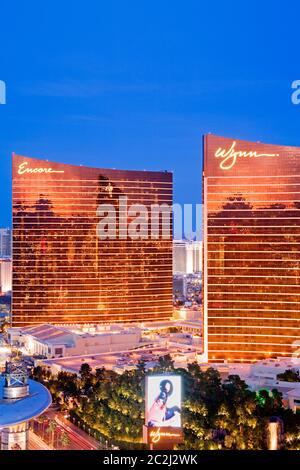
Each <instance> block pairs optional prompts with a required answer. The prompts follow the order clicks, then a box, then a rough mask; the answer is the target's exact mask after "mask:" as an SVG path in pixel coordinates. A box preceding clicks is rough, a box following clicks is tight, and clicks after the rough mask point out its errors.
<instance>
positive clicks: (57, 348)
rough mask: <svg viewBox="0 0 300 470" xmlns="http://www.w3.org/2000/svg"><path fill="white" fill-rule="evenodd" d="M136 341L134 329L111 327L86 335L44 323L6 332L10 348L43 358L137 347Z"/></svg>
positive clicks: (138, 339)
mask: <svg viewBox="0 0 300 470" xmlns="http://www.w3.org/2000/svg"><path fill="white" fill-rule="evenodd" d="M140 340H141V330H140V329H138V328H126V329H125V328H117V329H114V328H111V329H109V330H108V329H106V330H104V331H97V330H95V331H93V333H90V332H86V331H83V330H82V329H76V328H75V329H71V328H67V327H57V326H54V325H48V324H44V325H38V326H30V327H23V328H10V329H9V330H8V341H9V343H10V344H11V345H14V346H19V347H24V348H25V350H26V351H27V352H28V353H29V354H31V355H41V356H45V357H47V358H55V357H68V356H79V355H86V354H94V353H95V354H96V353H101V352H113V351H122V350H124V349H132V348H135V347H137V346H138V345H139V343H140Z"/></svg>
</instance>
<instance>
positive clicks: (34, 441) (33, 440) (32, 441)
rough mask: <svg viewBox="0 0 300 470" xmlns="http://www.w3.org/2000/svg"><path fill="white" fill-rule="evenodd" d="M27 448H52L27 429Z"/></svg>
mask: <svg viewBox="0 0 300 470" xmlns="http://www.w3.org/2000/svg"><path fill="white" fill-rule="evenodd" d="M28 450H52V449H51V447H49V446H48V444H46V442H44V441H43V440H42V439H41V438H40V437H39V436H37V435H36V434H35V433H34V432H32V431H29V440H28Z"/></svg>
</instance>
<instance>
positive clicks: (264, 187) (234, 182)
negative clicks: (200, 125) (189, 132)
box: [203, 135, 300, 361]
mask: <svg viewBox="0 0 300 470" xmlns="http://www.w3.org/2000/svg"><path fill="white" fill-rule="evenodd" d="M203 183H204V184H203V196H204V318H205V346H206V351H207V353H208V359H209V360H210V361H218V360H220V361H223V360H228V361H243V360H244V361H249V360H257V359H263V358H268V357H274V356H292V355H293V354H296V355H297V356H298V355H299V354H298V353H299V345H300V342H299V340H300V336H299V334H300V308H299V307H300V148H295V147H282V146H275V145H266V144H261V143H257V142H247V141H241V140H234V139H228V138H223V137H217V136H214V135H207V136H206V137H205V141H204V181H203Z"/></svg>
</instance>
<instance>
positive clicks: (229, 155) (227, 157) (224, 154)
mask: <svg viewBox="0 0 300 470" xmlns="http://www.w3.org/2000/svg"><path fill="white" fill-rule="evenodd" d="M215 157H216V158H220V159H221V160H222V161H221V163H220V168H221V169H222V170H230V169H231V168H233V167H234V165H235V164H236V162H237V160H238V158H240V157H242V158H259V157H279V154H278V153H258V152H257V151H256V150H249V151H244V150H236V141H235V140H234V141H233V142H232V144H231V147H230V148H229V149H224V148H222V147H219V148H218V150H217V151H216V152H215Z"/></svg>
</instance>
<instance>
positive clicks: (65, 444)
mask: <svg viewBox="0 0 300 470" xmlns="http://www.w3.org/2000/svg"><path fill="white" fill-rule="evenodd" d="M59 442H60V443H61V445H62V447H68V446H69V445H70V443H71V440H70V438H69V435H68V434H67V433H66V432H63V433H62V435H61V436H60V438H59Z"/></svg>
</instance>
